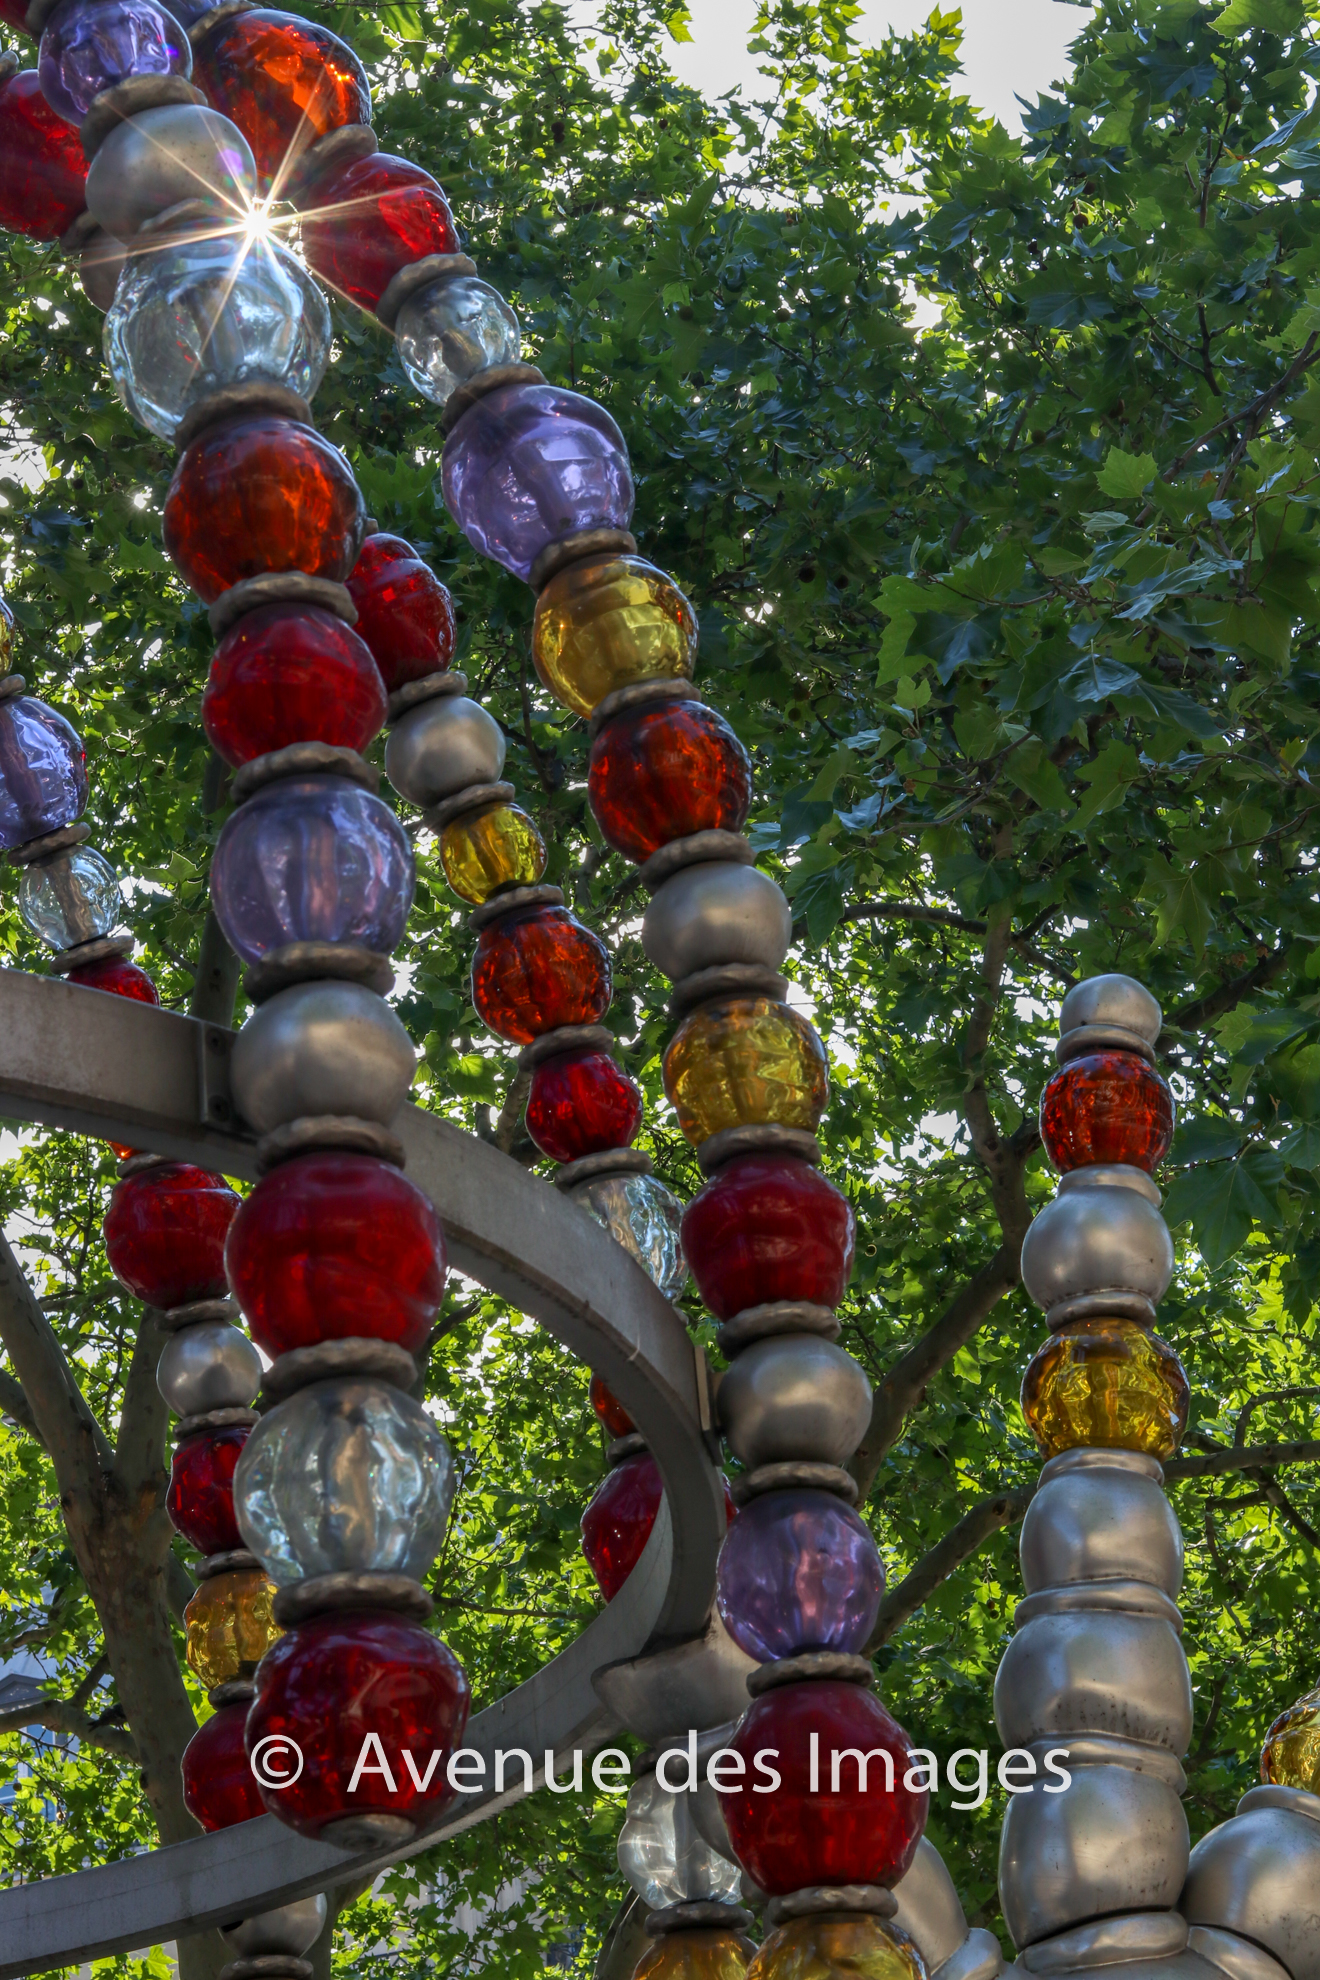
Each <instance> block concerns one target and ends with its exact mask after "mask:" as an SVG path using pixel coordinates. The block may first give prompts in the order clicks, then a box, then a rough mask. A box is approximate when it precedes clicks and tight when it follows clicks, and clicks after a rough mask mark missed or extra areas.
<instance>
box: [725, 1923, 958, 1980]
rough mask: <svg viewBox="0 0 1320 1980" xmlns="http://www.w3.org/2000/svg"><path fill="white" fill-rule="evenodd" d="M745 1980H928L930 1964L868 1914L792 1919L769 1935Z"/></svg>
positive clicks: (904, 1935) (908, 1942) (891, 1927)
mask: <svg viewBox="0 0 1320 1980" xmlns="http://www.w3.org/2000/svg"><path fill="white" fill-rule="evenodd" d="M747 1980H927V1975H926V1962H925V1960H924V1959H923V1958H922V1957H921V1954H920V1953H919V1952H918V1951H917V1949H916V1947H915V1946H914V1945H913V1943H912V1941H911V1939H909V1937H908V1935H907V1933H906V1932H904V1931H902V1930H901V1929H900V1928H899V1927H898V1926H897V1925H887V1924H886V1923H885V1922H884V1921H883V1920H882V1919H879V1918H874V1917H872V1916H871V1915H870V1914H869V1913H867V1912H853V1913H843V1912H837V1911H836V1912H833V1913H829V1914H826V1915H825V1916H823V1917H822V1916H819V1915H817V1916H815V1917H811V1918H791V1919H790V1920H789V1922H788V1923H787V1924H786V1925H781V1926H780V1927H779V1929H778V1930H777V1931H775V1932H771V1933H770V1935H769V1937H768V1938H767V1939H765V1940H764V1941H763V1943H762V1945H761V1949H760V1951H759V1952H758V1953H757V1955H756V1958H755V1959H754V1960H753V1961H752V1963H751V1965H750V1966H749V1967H748V1969H747Z"/></svg>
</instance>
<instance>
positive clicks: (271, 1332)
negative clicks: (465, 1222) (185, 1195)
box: [225, 1152, 445, 1355]
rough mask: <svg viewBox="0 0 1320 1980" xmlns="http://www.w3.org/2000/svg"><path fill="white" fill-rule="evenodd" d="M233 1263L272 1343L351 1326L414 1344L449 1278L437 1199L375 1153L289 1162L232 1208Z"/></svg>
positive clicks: (242, 1300)
mask: <svg viewBox="0 0 1320 1980" xmlns="http://www.w3.org/2000/svg"><path fill="white" fill-rule="evenodd" d="M225 1263H226V1265H227V1267H228V1271H229V1283H230V1285H231V1286H232V1288H233V1291H234V1297H235V1298H236V1299H237V1301H238V1303H239V1305H240V1306H241V1307H242V1309H243V1312H244V1314H245V1315H246V1317H247V1322H248V1328H249V1330H250V1332H251V1335H252V1338H253V1340H254V1341H255V1342H256V1343H257V1346H258V1347H259V1348H262V1349H264V1351H265V1352H266V1353H267V1354H269V1355H279V1354H285V1353H287V1352H288V1351H289V1350H290V1349H291V1348H300V1347H312V1346H313V1345H314V1344H315V1343H316V1342H317V1341H325V1340H342V1339H344V1338H346V1337H348V1336H351V1335H362V1336H366V1337H369V1338H371V1339H375V1340H383V1341H397V1342H398V1344H399V1346H400V1347H402V1348H406V1349H407V1350H408V1351H409V1353H412V1352H414V1351H415V1350H416V1349H418V1348H420V1347H421V1346H423V1345H424V1343H425V1341H426V1337H427V1334H428V1332H429V1331H430V1326H431V1322H432V1320H434V1318H435V1315H436V1312H437V1310H438V1309H439V1305H440V1300H441V1296H442V1295H443V1293H444V1289H445V1241H444V1235H443V1233H442V1231H441V1229H440V1219H439V1218H438V1217H437V1216H436V1214H435V1210H434V1208H433V1207H432V1204H431V1202H430V1199H429V1198H428V1197H426V1196H423V1194H422V1192H421V1190H420V1189H417V1188H415V1187H414V1185H413V1184H412V1183H410V1182H409V1181H408V1180H407V1178H406V1177H405V1176H402V1175H400V1173H399V1171H398V1170H397V1169H396V1168H393V1167H392V1166H391V1165H390V1163H388V1162H382V1161H380V1160H378V1159H377V1158H376V1157H375V1156H373V1155H349V1154H340V1153H334V1152H326V1153H323V1154H316V1155H303V1156H300V1157H299V1158H298V1159H297V1160H296V1161H293V1162H281V1163H280V1165H279V1167H278V1168H275V1169H272V1170H271V1171H270V1173H269V1174H268V1175H266V1176H263V1177H262V1179H261V1181H260V1182H259V1183H258V1184H257V1186H256V1188H255V1189H254V1190H253V1191H252V1194H251V1195H250V1196H249V1197H248V1198H247V1199H246V1201H245V1202H244V1204H243V1207H242V1209H241V1210H240V1211H239V1213H238V1215H237V1216H236V1217H235V1219H234V1224H233V1229H232V1230H231V1231H230V1233H229V1242H228V1244H227V1246H226V1248H225Z"/></svg>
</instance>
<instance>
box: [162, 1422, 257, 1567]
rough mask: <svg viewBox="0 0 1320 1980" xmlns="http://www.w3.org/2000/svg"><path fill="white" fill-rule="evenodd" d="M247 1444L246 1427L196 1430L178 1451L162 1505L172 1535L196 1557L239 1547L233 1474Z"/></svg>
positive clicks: (240, 1542)
mask: <svg viewBox="0 0 1320 1980" xmlns="http://www.w3.org/2000/svg"><path fill="white" fill-rule="evenodd" d="M247 1440H248V1432H247V1427H246V1425H245V1424H242V1423H234V1424H230V1426H229V1428H228V1429H227V1430H199V1431H197V1433H196V1435H195V1436H192V1437H185V1438H184V1439H183V1441H182V1443H181V1444H179V1445H177V1446H176V1448H175V1452H174V1462H173V1464H172V1465H171V1467H170V1489H169V1493H168V1495H167V1497H166V1500H165V1504H166V1507H167V1509H168V1511H169V1515H170V1519H171V1522H172V1523H173V1525H174V1529H175V1531H176V1532H178V1533H181V1534H182V1535H183V1537H184V1539H185V1540H186V1541H187V1542H188V1543H189V1545H190V1546H193V1547H196V1549H197V1551H198V1553H199V1554H228V1553H230V1552H231V1551H232V1550H233V1549H234V1548H235V1547H241V1546H242V1545H243V1536H242V1534H241V1533H240V1532H239V1530H238V1520H237V1518H236V1517H235V1514H234V1470H235V1467H236V1466H237V1464H238V1460H239V1458H240V1457H241V1456H242V1454H243V1446H244V1444H246V1442H247Z"/></svg>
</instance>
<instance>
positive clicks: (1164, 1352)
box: [1022, 1319, 1190, 1458]
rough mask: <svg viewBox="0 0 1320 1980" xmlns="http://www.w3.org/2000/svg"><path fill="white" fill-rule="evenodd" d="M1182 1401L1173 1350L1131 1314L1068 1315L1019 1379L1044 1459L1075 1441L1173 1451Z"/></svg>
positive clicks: (1186, 1395) (1156, 1453) (1185, 1398)
mask: <svg viewBox="0 0 1320 1980" xmlns="http://www.w3.org/2000/svg"><path fill="white" fill-rule="evenodd" d="M1189 1400H1190V1392H1189V1390H1188V1386H1187V1377H1186V1375H1185V1374H1184V1372H1183V1365H1182V1363H1181V1362H1180V1361H1179V1359H1178V1357H1177V1355H1176V1354H1175V1353H1174V1351H1173V1349H1172V1348H1171V1347H1170V1346H1169V1344H1168V1342H1167V1341H1162V1340H1161V1339H1160V1338H1159V1336H1158V1334H1148V1333H1147V1332H1146V1330H1145V1329H1144V1328H1143V1327H1139V1326H1138V1325H1137V1323H1136V1321H1135V1320H1111V1319H1097V1320H1070V1321H1069V1322H1068V1324H1067V1326H1066V1327H1061V1328H1060V1329H1059V1331H1058V1333H1057V1334H1052V1335H1051V1336H1050V1338H1049V1340H1048V1341H1046V1342H1045V1344H1044V1345H1043V1346H1042V1347H1039V1348H1037V1350H1036V1352H1035V1354H1034V1355H1033V1356H1032V1357H1031V1360H1030V1362H1029V1363H1028V1364H1027V1372H1026V1374H1025V1375H1024V1376H1023V1378H1022V1413H1023V1415H1024V1416H1025V1417H1026V1419H1027V1422H1028V1423H1029V1424H1030V1425H1031V1428H1032V1431H1033V1432H1034V1434H1035V1438H1036V1442H1037V1443H1038V1444H1039V1445H1040V1447H1041V1450H1042V1451H1043V1452H1044V1453H1045V1455H1046V1457H1055V1456H1057V1454H1058V1453H1059V1452H1060V1451H1068V1450H1072V1449H1073V1448H1074V1446H1076V1445H1078V1444H1087V1445H1103V1446H1104V1447H1105V1448H1107V1449H1110V1450H1120V1451H1145V1452H1146V1453H1147V1455H1148V1456H1150V1457H1155V1458H1166V1457H1172V1456H1173V1453H1174V1452H1175V1451H1176V1450H1177V1448H1178V1445H1179V1443H1180V1441H1181V1439H1182V1433H1183V1431H1184V1430H1185V1429H1186V1427H1187V1406H1188V1402H1189Z"/></svg>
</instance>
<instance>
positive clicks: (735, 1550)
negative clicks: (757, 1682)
mask: <svg viewBox="0 0 1320 1980" xmlns="http://www.w3.org/2000/svg"><path fill="white" fill-rule="evenodd" d="M884 1588H885V1572H884V1568H883V1567H882V1566H881V1563H880V1554H879V1550H878V1549H877V1547H876V1544H875V1541H874V1540H873V1539H872V1537H871V1533H870V1529H869V1528H868V1527H867V1526H866V1524H865V1522H864V1521H863V1520H861V1519H859V1518H858V1516H857V1514H856V1513H855V1512H854V1511H853V1510H852V1508H851V1507H850V1506H847V1505H845V1504H844V1503H843V1501H842V1500H841V1499H838V1498H836V1497H835V1496H834V1494H833V1493H831V1492H817V1491H810V1490H806V1489H804V1488H798V1489H796V1490H793V1491H788V1492H762V1493H760V1494H758V1496H757V1497H756V1498H754V1499H753V1500H752V1501H751V1503H750V1504H749V1505H747V1506H745V1507H744V1508H743V1510H742V1512H741V1513H740V1514H739V1516H738V1518H737V1519H736V1520H735V1521H734V1523H733V1525H732V1526H731V1527H730V1528H729V1530H728V1532H727V1534H726V1535H725V1537H724V1545H723V1547H722V1548H721V1549H720V1559H719V1570H718V1576H717V1597H718V1602H719V1611H720V1615H721V1616H722V1618H723V1620H724V1627H725V1628H726V1629H727V1630H728V1632H729V1635H730V1636H731V1637H732V1638H733V1640H734V1642H735V1643H736V1644H737V1645H738V1647H739V1649H741V1650H745V1651H746V1652H747V1654H748V1656H749V1657H755V1658H756V1660H757V1662H758V1663H762V1664H768V1663H770V1662H772V1661H773V1660H774V1659H776V1658H780V1657H796V1656H799V1655H800V1654H801V1653H802V1652H804V1651H808V1650H842V1651H848V1652H850V1653H852V1654H853V1655H856V1654H857V1653H858V1652H860V1651H862V1650H864V1649H865V1647H866V1644H867V1640H868V1639H869V1637H870V1634H871V1631H872V1630H873V1629H874V1628H875V1623H876V1617H877V1616H878V1615H879V1613H880V1598H881V1596H882V1595H883V1594H884Z"/></svg>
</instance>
